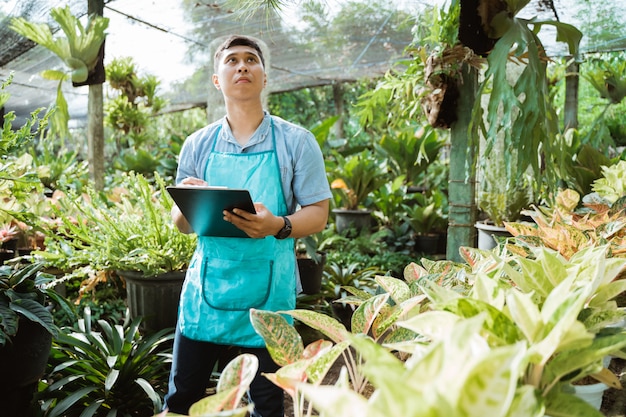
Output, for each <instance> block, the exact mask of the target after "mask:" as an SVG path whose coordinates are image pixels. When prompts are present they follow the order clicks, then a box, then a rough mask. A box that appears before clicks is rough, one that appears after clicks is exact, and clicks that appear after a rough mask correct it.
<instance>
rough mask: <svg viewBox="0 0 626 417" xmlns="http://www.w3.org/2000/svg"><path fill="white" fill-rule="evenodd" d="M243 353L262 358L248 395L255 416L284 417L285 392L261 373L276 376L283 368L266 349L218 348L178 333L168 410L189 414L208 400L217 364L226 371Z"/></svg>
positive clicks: (167, 400)
mask: <svg viewBox="0 0 626 417" xmlns="http://www.w3.org/2000/svg"><path fill="white" fill-rule="evenodd" d="M241 353H251V354H253V355H255V356H256V357H257V358H258V359H259V369H258V370H257V374H256V376H255V378H254V380H253V381H252V384H251V385H250V390H249V391H248V396H249V399H250V401H252V402H253V403H254V412H253V413H252V416H253V417H284V393H283V390H282V388H280V387H278V386H276V385H274V384H273V383H272V382H271V381H270V380H269V379H267V378H266V377H264V376H263V375H261V373H262V372H263V373H273V372H276V371H277V370H278V368H279V366H278V365H276V363H275V362H274V361H273V360H272V358H271V356H270V354H269V352H268V351H267V349H265V348H244V347H237V346H225V345H216V344H214V343H209V342H200V341H196V340H192V339H189V338H187V337H185V336H183V335H182V334H180V331H179V330H178V329H177V330H176V336H175V338H174V353H173V358H172V370H171V372H170V379H169V389H168V393H167V395H166V396H165V407H167V408H168V409H169V411H170V412H172V413H178V414H188V412H189V407H191V405H192V404H193V403H195V402H197V401H199V400H201V399H202V398H204V397H206V396H207V394H206V389H207V387H208V384H209V379H210V376H211V373H212V372H213V370H214V368H215V365H216V364H218V369H221V368H223V367H224V366H225V365H226V364H227V363H228V362H229V361H230V360H231V359H233V358H235V357H236V356H237V355H239V354H241Z"/></svg>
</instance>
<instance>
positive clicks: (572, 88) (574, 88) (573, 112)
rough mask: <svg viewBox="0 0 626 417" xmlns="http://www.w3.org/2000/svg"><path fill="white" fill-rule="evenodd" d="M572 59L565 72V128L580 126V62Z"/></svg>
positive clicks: (570, 58)
mask: <svg viewBox="0 0 626 417" xmlns="http://www.w3.org/2000/svg"><path fill="white" fill-rule="evenodd" d="M566 59H569V60H571V62H570V63H569V64H568V65H567V71H566V73H565V109H564V112H563V113H564V125H565V130H567V129H577V128H578V80H579V73H578V71H579V69H580V65H579V63H578V62H577V61H576V60H574V59H572V57H568V58H566Z"/></svg>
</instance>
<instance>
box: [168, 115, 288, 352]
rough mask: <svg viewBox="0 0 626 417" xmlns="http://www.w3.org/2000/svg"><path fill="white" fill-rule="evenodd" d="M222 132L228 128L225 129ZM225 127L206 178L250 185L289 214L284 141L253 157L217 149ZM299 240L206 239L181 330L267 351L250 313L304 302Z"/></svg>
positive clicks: (259, 197) (191, 272)
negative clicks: (279, 148) (280, 148)
mask: <svg viewBox="0 0 626 417" xmlns="http://www.w3.org/2000/svg"><path fill="white" fill-rule="evenodd" d="M220 129H221V128H220ZM220 129H218V131H217V133H216V137H215V141H214V142H213V148H212V149H211V154H210V155H209V159H208V163H207V167H206V171H205V174H204V177H205V178H204V180H205V181H206V182H208V183H209V185H214V186H227V187H229V188H246V189H248V190H249V191H250V194H251V195H252V200H253V201H259V202H262V203H263V204H265V206H266V207H267V208H268V209H269V210H270V211H271V212H272V213H274V214H275V215H277V216H284V215H287V214H289V213H287V204H286V202H285V198H284V195H283V191H282V190H283V188H282V182H281V176H280V167H279V164H278V157H277V155H276V138H275V136H274V128H273V124H270V129H271V133H272V142H273V150H271V151H267V152H259V153H250V154H233V153H221V152H216V151H215V143H217V140H218V138H219V133H220ZM294 245H295V241H294V239H293V238H287V239H284V240H277V239H276V238H274V237H273V236H267V237H265V238H263V239H248V238H229V237H203V236H199V237H198V247H197V249H196V252H195V253H194V256H193V258H192V260H191V262H190V265H189V269H188V271H187V276H186V279H185V283H184V285H183V289H182V293H181V297H180V309H179V315H178V326H179V327H180V331H181V333H182V334H183V335H184V336H185V337H188V338H190V339H193V340H201V341H208V342H212V343H217V344H228V345H236V346H244V347H263V346H265V343H264V342H263V339H262V338H261V337H260V336H259V335H258V334H257V333H256V332H255V331H254V329H253V327H252V324H251V323H250V309H251V308H255V309H259V310H271V311H278V310H291V309H294V308H295V301H296V270H295V268H296V260H295V252H294V249H295V248H294Z"/></svg>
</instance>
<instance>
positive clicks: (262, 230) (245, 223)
mask: <svg viewBox="0 0 626 417" xmlns="http://www.w3.org/2000/svg"><path fill="white" fill-rule="evenodd" d="M254 209H255V210H256V214H252V213H248V212H247V211H245V210H242V209H238V208H236V209H233V211H232V212H230V211H228V210H224V220H226V221H227V222H230V223H232V224H234V225H235V226H237V228H239V229H241V230H243V231H244V232H245V233H246V234H247V235H248V236H250V237H252V238H263V237H265V236H274V235H275V234H276V233H277V232H278V231H279V230H280V229H281V228H282V227H283V224H284V221H283V219H282V218H281V217H277V216H275V215H274V214H273V213H272V212H271V211H269V210H268V209H267V207H265V205H264V204H263V203H254Z"/></svg>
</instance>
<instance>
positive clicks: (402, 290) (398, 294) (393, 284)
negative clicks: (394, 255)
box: [375, 275, 412, 304]
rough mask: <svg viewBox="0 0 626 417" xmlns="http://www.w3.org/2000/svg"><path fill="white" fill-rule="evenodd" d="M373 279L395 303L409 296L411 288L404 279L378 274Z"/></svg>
mask: <svg viewBox="0 0 626 417" xmlns="http://www.w3.org/2000/svg"><path fill="white" fill-rule="evenodd" d="M375 279H376V282H377V283H378V284H379V285H380V286H381V287H383V289H384V290H385V291H387V292H388V293H389V296H390V297H391V299H392V300H393V301H394V302H395V303H396V304H400V303H401V302H403V301H406V300H408V299H409V298H411V295H412V294H411V289H410V288H409V286H408V285H407V284H406V283H405V282H404V281H402V280H400V279H398V278H395V277H390V276H386V275H378V276H376V278H375Z"/></svg>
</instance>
